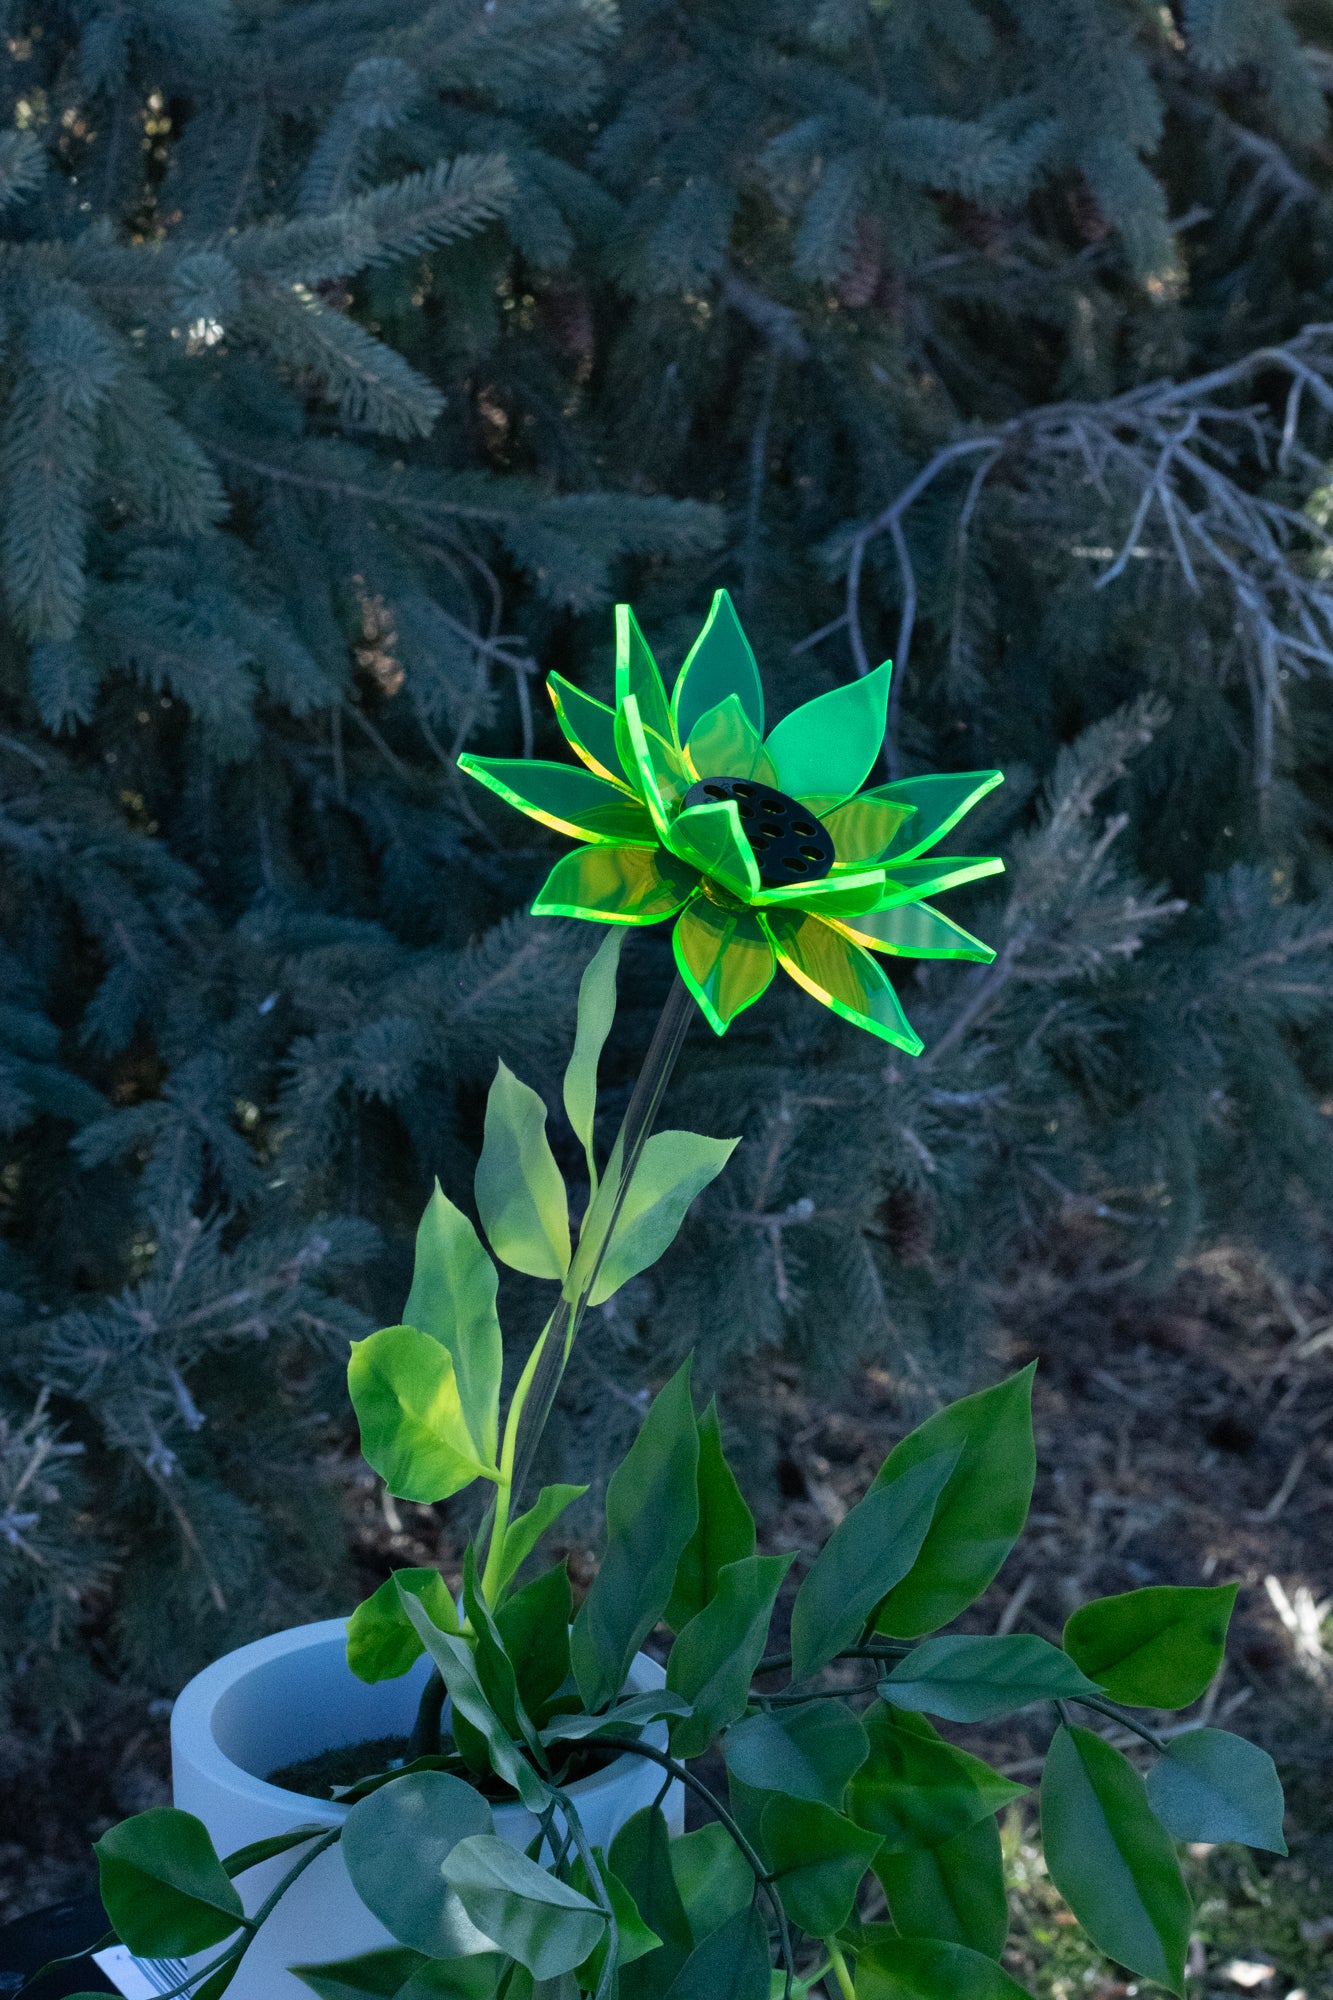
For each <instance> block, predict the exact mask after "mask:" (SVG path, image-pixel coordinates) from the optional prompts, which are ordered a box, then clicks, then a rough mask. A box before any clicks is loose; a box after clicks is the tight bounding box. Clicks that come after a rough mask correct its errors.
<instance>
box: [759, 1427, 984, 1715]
mask: <svg viewBox="0 0 1333 2000" xmlns="http://www.w3.org/2000/svg"><path fill="white" fill-rule="evenodd" d="M900 1448H901V1447H900ZM958 1459H959V1446H958V1445H957V1444H952V1445H949V1446H948V1447H947V1448H946V1449H944V1450H942V1451H937V1452H935V1453H934V1454H932V1456H930V1457H928V1458H924V1459H921V1460H919V1461H918V1462H917V1463H915V1464H907V1465H904V1466H903V1468H902V1470H901V1472H900V1473H899V1475H898V1476H897V1477H896V1478H894V1479H892V1480H887V1481H884V1482H883V1483H879V1482H877V1483H876V1484H875V1485H874V1486H872V1487H871V1489H870V1491H869V1492H868V1493H867V1494H866V1496H865V1498H864V1499H863V1500H861V1501H858V1503H857V1505H856V1506H855V1507H853V1508H852V1509H851V1511H850V1513H848V1514H847V1515H846V1516H845V1517H844V1519H843V1520H841V1521H840V1522H839V1523H838V1526H837V1527H836V1528H835V1529H834V1530H833V1533H832V1534H831V1535H830V1536H829V1538H828V1540H827V1542H825V1544H824V1546H823V1548H822V1549H821V1550H820V1552H819V1555H818V1556H817V1557H816V1559H815V1562H814V1564H813V1566H812V1568H811V1570H810V1572H809V1574H808V1575H807V1576H806V1578H805V1580H804V1582H803V1583H802V1584H801V1587H800V1589H799V1590H798V1591H797V1593H796V1602H795V1604H794V1605H793V1606H792V1614H791V1652H792V1678H793V1680H797V1681H803V1680H807V1679H808V1678H809V1677H810V1676H811V1675H812V1674H816V1673H818V1671H819V1669H820V1668H821V1667H822V1666H825V1665H826V1664H827V1662H828V1661H829V1660H831V1659H832V1658H833V1657H834V1655H835V1654H837V1653H840V1652H841V1651H842V1649H843V1647H844V1646H852V1645H855V1643H856V1641H857V1640H858V1639H859V1638H860V1636H861V1632H862V1630H863V1628H864V1627H865V1625H866V1623H867V1621H868V1620H869V1619H870V1618H871V1616H872V1614H873V1613H874V1610H875V1607H876V1605H877V1604H880V1603H882V1602H883V1600H884V1598H885V1596H886V1595H887V1593H888V1592H889V1591H890V1590H891V1589H892V1587H893V1585H894V1584H895V1583H897V1582H898V1581H899V1579H900V1578H902V1577H904V1576H906V1575H907V1574H908V1572H909V1571H910V1570H911V1568H912V1565H913V1564H914V1563H915V1562H916V1561H917V1559H918V1556H919V1554H920V1551H921V1549H922V1546H923V1544H924V1542H925V1540H926V1536H927V1534H928V1533H929V1531H930V1528H931V1524H932V1522H933V1520H934V1518H935V1515H936V1511H937V1508H938V1506H939V1504H940V1496H941V1494H942V1493H943V1492H944V1491H945V1489H946V1486H947V1484H948V1481H949V1479H950V1478H951V1476H952V1475H953V1472H954V1470H955V1468H956V1466H957V1464H958ZM890 1462H891V1461H890Z"/></svg>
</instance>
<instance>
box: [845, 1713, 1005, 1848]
mask: <svg viewBox="0 0 1333 2000" xmlns="http://www.w3.org/2000/svg"><path fill="white" fill-rule="evenodd" d="M861 1720H862V1722H863V1724H864V1727H865V1731H866V1734H867V1736H868V1737H869V1739H870V1755H869V1756H868V1757H867V1759H866V1761H865V1762H864V1763H863V1764H862V1766H861V1768H860V1770H859V1771H857V1773H856V1775H855V1777H854V1778H853V1779H852V1781H851V1792H850V1794H849V1796H848V1800H847V1810H848V1812H850V1814H851V1816H852V1818H853V1819H854V1820H855V1821H856V1823H857V1825H858V1826H864V1827H867V1828H868V1829H869V1831H870V1832H871V1833H877V1834H879V1836H880V1838H881V1839H882V1840H883V1842H884V1849H883V1852H884V1853H885V1854H901V1853H903V1852H905V1851H906V1850H907V1849H909V1848H923V1847H939V1846H941V1845H942V1844H943V1843H944V1842H945V1841H949V1840H953V1839H954V1838H955V1836H956V1835H958V1834H960V1833H965V1832H966V1831H967V1829H968V1828H969V1827H970V1826H974V1825H975V1824H976V1823H977V1821H978V1820H983V1819H988V1818H990V1817H991V1816H992V1815H993V1814H994V1813H996V1812H998V1811H999V1809H1000V1808H1001V1807H1002V1806H1005V1805H1008V1804H1009V1802H1010V1800H1011V1799H1016V1798H1021V1796H1022V1794H1023V1791H1024V1787H1023V1786H1022V1785H1015V1784H1013V1783H1011V1781H1010V1780H1009V1779H1008V1778H1002V1777H1001V1776H1000V1773H999V1772H998V1771H993V1770H992V1769H991V1767H990V1765H989V1764H986V1763H983V1762H982V1760H981V1758H980V1757H973V1756H972V1755H971V1753H970V1752H969V1751H966V1750H960V1749H958V1748H957V1747H956V1745H954V1744H952V1743H946V1742H945V1741H944V1740H943V1739H942V1737H940V1736H939V1735H938V1734H937V1732H936V1730H935V1729H934V1727H933V1725H932V1724H931V1723H929V1722H928V1721H927V1720H926V1718H925V1716H924V1715H910V1714H907V1713H903V1714H898V1713H897V1712H896V1711H895V1710H894V1709H892V1708H890V1707H889V1706H888V1705H887V1704H886V1703H884V1702H882V1701H877V1702H874V1703H872V1704H871V1706H870V1708H869V1709H867V1711H866V1713H865V1715H864V1716H863V1717H862V1718H861Z"/></svg>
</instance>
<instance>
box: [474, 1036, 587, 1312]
mask: <svg viewBox="0 0 1333 2000" xmlns="http://www.w3.org/2000/svg"><path fill="white" fill-rule="evenodd" d="M475 1189H476V1196H477V1213H478V1214H479V1215H480V1217H481V1223H482V1227H483V1229H484V1230H485V1231H486V1234H487V1236H488V1237H489V1238H490V1243H491V1248H492V1250H494V1252H495V1254H496V1256H497V1257H499V1258H500V1260H501V1261H502V1262H503V1263H505V1264H508V1265H510V1266H511V1267H512V1269H514V1270H515V1271H524V1272H526V1273H527V1275H528V1277H530V1278H563V1277H564V1275H565V1273H566V1271H568V1269H569V1204H568V1202H567V1201H566V1199H565V1184H564V1182H563V1181H562V1180H561V1178H560V1169H559V1167H557V1165H556V1163H555V1155H554V1153H552V1151H551V1142H550V1140H549V1139H548V1138H547V1136H546V1106H545V1105H544V1104H543V1103H542V1100H541V1098H540V1097H539V1096H538V1095H537V1093H536V1091H535V1090H532V1089H531V1088H530V1087H529V1086H528V1085H527V1084H526V1083H520V1082H519V1080H518V1078H517V1077H516V1076H515V1075H514V1073H513V1071H512V1070H510V1069H508V1068H506V1066H505V1064H504V1063H500V1064H499V1065H498V1066H497V1068H496V1072H495V1081H494V1083H493V1084H492V1085H491V1088H490V1094H489V1096H488V1097H487V1100H486V1132H485V1138H484V1140H483V1142H482V1148H481V1158H480V1159H479V1160H478V1161H477V1175H476V1181H475Z"/></svg>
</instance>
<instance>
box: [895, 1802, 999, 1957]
mask: <svg viewBox="0 0 1333 2000" xmlns="http://www.w3.org/2000/svg"><path fill="white" fill-rule="evenodd" d="M875 1873H876V1875H877V1876H878V1877H879V1881H880V1886H881V1888H882V1889H883V1891H884V1894H885V1895H886V1896H887V1898H888V1902H889V1914H890V1916H891V1917H892V1918H893V1921H894V1923H895V1924H896V1925H897V1926H898V1929H899V1930H900V1931H901V1932H902V1934H903V1936H904V1937H929V1938H943V1939H945V1940H946V1942H948V1943H949V1944H965V1945H967V1946H968V1947H969V1948H970V1949H971V1950H972V1951H979V1952H982V1953H984V1954H985V1956H986V1957H987V1958H998V1957H999V1956H1000V1953H1001V1952H1002V1951H1003V1950H1004V1941H1005V1938H1006V1937H1007V1935H1008V1932H1009V1903H1008V1898H1007V1897H1006V1895H1005V1888H1004V1861H1003V1857H1002V1855H1001V1853H1000V1829H999V1827H998V1826H997V1825H996V1824H995V1821H994V1819H992V1818H986V1819H979V1820H977V1822H976V1823H975V1825H973V1826H969V1827H968V1828H967V1829H966V1831H965V1832H963V1833H956V1834H955V1835H954V1836H953V1838H952V1840H946V1841H943V1842H941V1844H940V1845H939V1846H938V1847H913V1848H909V1849H907V1850H906V1851H905V1852H904V1853H900V1854H881V1855H880V1856H879V1858H878V1859H877V1861H876V1862H875Z"/></svg>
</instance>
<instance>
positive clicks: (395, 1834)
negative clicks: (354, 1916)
mask: <svg viewBox="0 0 1333 2000" xmlns="http://www.w3.org/2000/svg"><path fill="white" fill-rule="evenodd" d="M494 1827H495V1822H494V1820H493V1819H492V1817H491V1809H490V1807H489V1806H488V1805H487V1803H486V1801H485V1799H484V1798H483V1797H482V1796H481V1793H480V1792H478V1791H474V1789H473V1788H472V1786H471V1785H466V1784H464V1782H463V1780H462V1779H461V1778H455V1777H451V1776H450V1774H449V1773H448V1772H447V1771H416V1772H414V1773H413V1774H412V1775H411V1776H409V1777H404V1778H399V1779H398V1780H397V1781H396V1782H395V1783H394V1784H392V1785H382V1786H381V1787H380V1789H379V1790H378V1791H376V1792H372V1793H371V1795H370V1797H369V1798H366V1799H362V1800H361V1801H360V1802H359V1803H358V1804H357V1805H354V1806H353V1807H352V1810H351V1811H350V1812H349V1813H348V1815H347V1819H346V1821H345V1823H344V1826H343V1833H342V1843H341V1844H342V1856H343V1860H344V1862H345V1863H346V1866H347V1873H348V1875H349V1876H350V1877H351V1882H352V1887H353V1888H354V1889H355V1890H356V1893H357V1895H358V1896H359V1897H360V1898H361V1900H362V1902H363V1903H364V1904H365V1906H366V1908H367V1909H368V1910H369V1911H370V1913H371V1915H372V1916H375V1917H378V1918H379V1920H380V1922H381V1923H382V1924H383V1925H384V1927H385V1929H386V1930H388V1931H390V1932H391V1933H392V1934H393V1936H394V1937H396V1938H397V1939H398V1942H399V1943H400V1944H406V1945H410V1946H411V1947H412V1949H413V1950H414V1951H422V1952H425V1953H426V1955H427V1957H429V1958H455V1957H463V1956H468V1955H471V1954H472V1953H474V1952H478V1951H485V1950H487V1949H488V1943H487V1940H486V1939H485V1938H481V1939H478V1937H477V1934H476V1932H475V1930H474V1928H473V1926H472V1925H471V1924H470V1923H469V1921H468V1919H467V1917H466V1915H465V1914H464V1912H463V1910H462V1907H461V1905H460V1904H459V1902H458V1899H457V1897H456V1896H454V1895H452V1894H451V1893H450V1890H449V1888H448V1886H447V1885H446V1883H445V1881H444V1878H443V1876H442V1875H441V1873H440V1869H441V1866H442V1864H443V1862H444V1861H445V1859H446V1857H447V1856H448V1855H449V1854H450V1853H451V1852H452V1851H453V1849H454V1847H455V1845H456V1844H457V1843H458V1842H459V1841H460V1840H466V1839H468V1838H470V1837H471V1836H472V1835H473V1834H478V1833H491V1832H493V1831H494Z"/></svg>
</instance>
